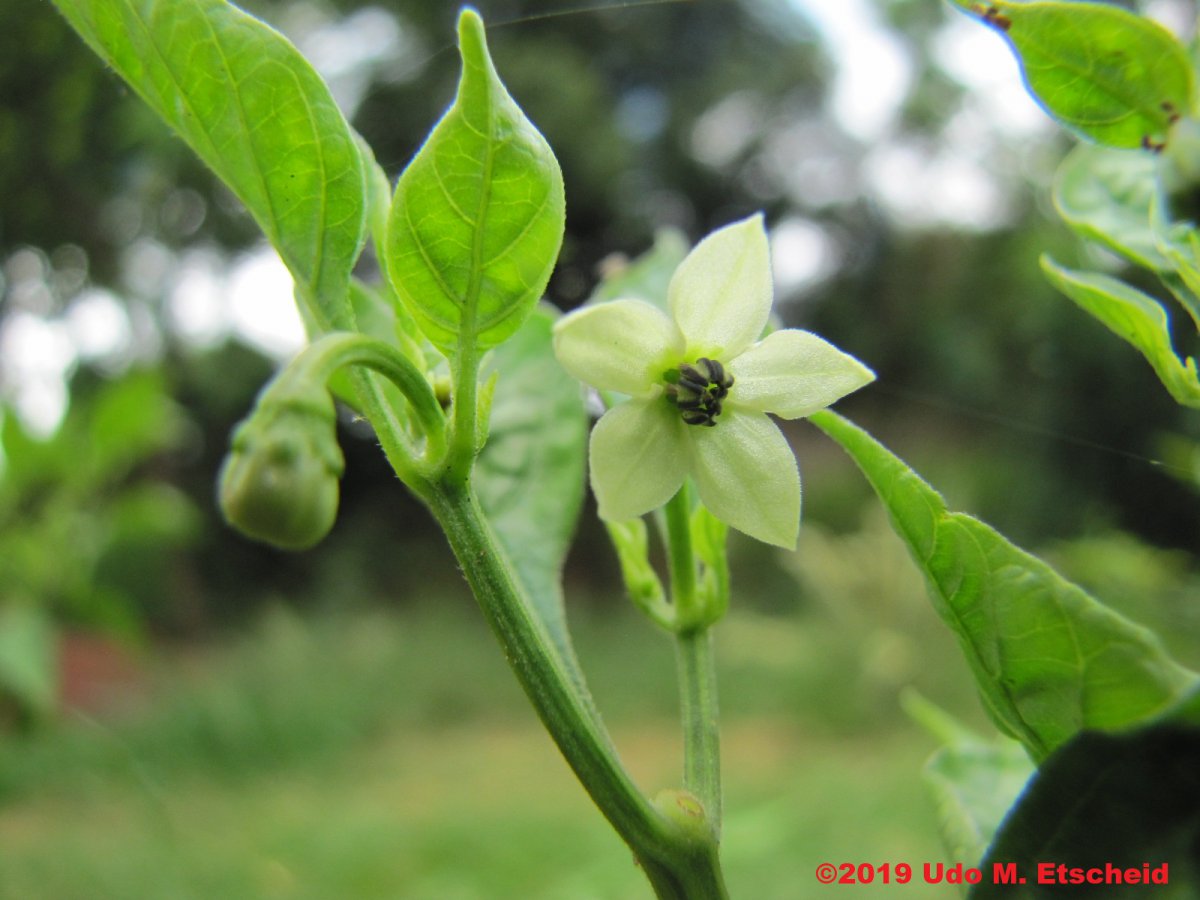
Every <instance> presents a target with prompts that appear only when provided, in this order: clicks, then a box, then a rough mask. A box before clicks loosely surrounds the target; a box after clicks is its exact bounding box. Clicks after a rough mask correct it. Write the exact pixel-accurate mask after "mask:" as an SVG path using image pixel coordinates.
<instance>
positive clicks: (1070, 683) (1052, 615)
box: [811, 411, 1196, 760]
mask: <svg viewBox="0 0 1200 900" xmlns="http://www.w3.org/2000/svg"><path fill="white" fill-rule="evenodd" d="M811 421H812V422H813V424H814V425H816V426H817V427H818V428H820V429H821V430H822V431H824V432H825V433H826V434H827V435H829V436H830V437H831V438H833V439H834V440H835V441H837V442H838V443H839V444H841V446H842V448H843V449H844V450H845V451H846V452H847V453H848V454H850V456H851V457H852V458H853V459H854V461H855V463H857V464H858V467H859V468H860V469H862V471H863V473H864V474H865V475H866V476H867V480H868V481H869V482H870V483H871V486H872V487H873V488H874V489H875V492H876V493H877V494H878V495H879V498H880V499H881V500H882V501H883V504H884V506H885V507H886V508H887V511H888V515H889V517H890V518H891V523H892V528H893V529H894V530H895V531H896V533H897V534H898V535H900V537H901V538H903V539H904V541H905V543H906V544H907V545H908V549H909V553H910V554H911V555H912V557H913V559H914V560H915V561H916V563H917V565H918V566H919V567H920V569H921V571H922V572H923V573H924V575H925V579H926V583H927V585H928V587H929V593H930V597H931V599H932V600H933V605H934V608H935V609H936V611H937V613H938V615H939V616H941V618H942V619H943V621H945V623H946V624H947V625H949V626H950V628H951V629H952V630H953V631H954V633H955V635H956V636H957V637H958V640H959V644H960V646H961V648H962V650H963V653H964V654H965V656H966V659H967V662H968V664H969V665H970V667H971V670H972V673H973V674H974V676H975V681H976V684H977V686H978V688H979V691H980V693H981V695H982V697H983V700H984V705H985V707H986V708H987V710H988V712H989V713H990V714H991V716H992V718H993V720H994V721H995V722H996V724H997V725H998V726H999V728H1000V729H1001V730H1002V731H1003V732H1004V733H1005V734H1008V735H1010V736H1012V737H1015V738H1016V739H1017V740H1019V741H1020V742H1021V743H1022V744H1024V745H1025V747H1026V749H1028V751H1029V753H1030V754H1031V755H1032V756H1033V757H1034V759H1036V760H1042V759H1045V758H1046V756H1048V755H1049V753H1050V752H1051V751H1052V750H1054V748H1056V747H1058V746H1060V745H1061V744H1063V743H1064V742H1065V741H1067V740H1068V739H1069V738H1070V737H1071V736H1072V735H1074V734H1075V733H1076V732H1078V731H1080V730H1082V729H1109V730H1111V729H1117V728H1122V727H1125V726H1128V725H1130V724H1132V723H1135V722H1138V721H1141V720H1144V719H1147V718H1149V717H1150V716H1153V715H1155V714H1157V713H1159V712H1161V711H1162V710H1163V709H1165V708H1166V707H1167V706H1169V705H1170V704H1171V703H1173V702H1174V701H1176V700H1177V699H1178V698H1179V696H1180V695H1181V694H1182V693H1183V692H1184V691H1185V690H1186V689H1187V688H1189V687H1190V686H1191V685H1193V684H1194V683H1195V680H1196V676H1195V675H1194V674H1193V673H1191V672H1189V671H1188V670H1186V669H1184V668H1183V667H1181V666H1179V665H1178V664H1176V663H1175V662H1174V661H1173V660H1172V659H1171V658H1170V657H1169V656H1167V654H1166V652H1165V651H1164V650H1163V648H1162V646H1161V644H1160V643H1159V641H1158V638H1157V637H1156V636H1155V635H1154V634H1153V633H1152V632H1150V631H1148V630H1147V629H1145V628H1142V627H1140V626H1138V625H1134V624H1133V623H1131V622H1129V621H1128V620H1126V619H1124V618H1122V617H1121V616H1119V615H1117V614H1116V613H1114V612H1112V611H1111V610H1109V609H1107V608H1106V607H1104V606H1103V605H1101V604H1100V603H1099V602H1097V601H1096V600H1094V599H1093V598H1092V597H1090V596H1088V594H1086V593H1085V592H1084V591H1083V590H1081V589H1080V588H1079V587H1077V586H1075V585H1073V584H1071V583H1070V582H1068V581H1066V580H1065V579H1063V578H1062V577H1061V576H1060V575H1058V573H1056V572H1055V571H1054V570H1053V569H1051V568H1050V567H1049V566H1048V565H1046V563H1044V562H1042V561H1041V560H1040V559H1038V558H1037V557H1035V556H1032V555H1030V554H1029V553H1026V552H1025V551H1023V550H1021V549H1020V548H1019V547H1015V546H1013V545H1012V544H1010V543H1009V542H1008V541H1006V540H1005V539H1004V538H1003V537H1002V536H1001V535H1000V534H998V533H997V532H996V531H994V530H993V529H992V528H989V527H988V526H987V525H985V524H983V523H982V522H980V521H979V520H977V519H974V518H972V517H971V516H968V515H964V514H963V513H951V512H948V511H947V510H946V505H945V503H944V502H943V500H942V498H941V496H940V495H938V493H937V492H936V491H934V490H933V488H931V487H930V486H929V485H928V484H926V483H925V482H924V481H922V480H921V478H920V476H918V475H917V474H916V473H915V472H913V471H912V470H911V469H910V468H908V466H906V465H905V464H904V463H903V462H902V461H901V460H899V459H897V458H896V457H895V456H893V455H892V454H891V453H890V452H888V450H887V449H886V448H885V447H883V445H881V444H880V443H878V442H877V441H875V440H874V439H873V438H872V437H871V436H870V435H868V434H867V433H866V432H865V431H863V430H862V429H860V428H858V427H857V426H855V425H853V424H851V423H850V422H848V421H847V420H846V419H843V418H841V417H840V416H837V415H835V414H834V413H831V412H829V411H824V412H820V413H817V414H815V415H813V416H812V417H811Z"/></svg>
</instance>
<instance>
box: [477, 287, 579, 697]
mask: <svg viewBox="0 0 1200 900" xmlns="http://www.w3.org/2000/svg"><path fill="white" fill-rule="evenodd" d="M553 323H554V317H553V316H552V315H551V314H550V313H549V312H547V311H545V310H538V311H536V312H535V313H534V314H533V315H532V316H530V317H529V319H528V320H527V321H526V323H525V325H524V326H522V328H521V329H520V330H519V331H518V332H517V333H516V334H515V335H514V336H513V339H512V340H510V341H508V342H507V343H505V344H504V345H503V346H501V347H500V348H498V349H497V350H496V352H495V355H494V357H493V360H492V368H493V369H494V371H496V372H498V373H499V376H500V377H499V380H498V382H497V383H496V390H495V394H494V395H493V398H492V416H491V427H490V430H489V436H488V441H487V444H485V445H484V448H483V452H482V453H481V454H480V456H479V460H478V461H477V462H476V464H475V473H474V476H473V480H474V485H475V490H476V492H477V493H478V495H479V502H480V504H481V505H482V506H483V509H484V512H485V513H486V514H487V517H488V520H489V521H490V522H491V524H492V528H493V529H494V530H495V532H496V537H497V539H498V540H499V541H500V544H501V545H502V546H503V548H504V550H505V552H506V553H507V555H508V558H509V561H510V562H511V563H512V564H513V568H514V569H515V571H516V575H517V579H518V580H519V581H520V583H521V585H522V586H523V587H524V588H525V593H526V595H527V596H528V598H529V600H530V602H531V603H532V605H533V610H534V613H535V615H536V617H537V618H538V619H539V620H540V621H541V622H542V623H543V624H544V625H545V627H546V630H547V632H548V633H549V635H550V636H551V638H552V639H553V640H554V643H555V645H556V646H557V648H558V651H559V653H560V655H561V657H562V660H563V662H564V664H565V665H566V666H567V669H568V671H569V672H570V673H571V675H572V677H574V678H575V680H576V682H577V685H578V686H580V687H582V684H583V681H582V676H581V675H580V674H579V667H578V663H576V662H575V655H574V651H573V650H572V649H571V642H570V636H569V634H568V632H567V624H566V617H565V614H564V611H563V594H562V585H561V577H560V576H561V574H562V565H563V560H564V558H565V557H566V555H567V548H568V547H569V545H570V541H571V536H572V535H573V534H574V531H575V523H576V521H577V520H578V518H579V512H580V509H581V508H582V505H583V495H584V484H585V478H584V471H585V468H586V461H587V427H588V423H587V416H586V414H585V412H584V407H583V395H582V394H581V392H580V390H579V385H578V384H577V383H576V382H574V381H573V380H572V379H570V378H564V377H563V374H562V370H561V369H560V368H559V366H558V362H557V361H556V360H555V358H554V349H553V345H552V343H551V327H552V325H553Z"/></svg>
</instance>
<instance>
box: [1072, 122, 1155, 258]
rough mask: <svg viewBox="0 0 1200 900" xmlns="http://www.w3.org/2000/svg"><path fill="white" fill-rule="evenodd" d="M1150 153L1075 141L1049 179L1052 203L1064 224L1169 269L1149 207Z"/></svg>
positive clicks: (1152, 179)
mask: <svg viewBox="0 0 1200 900" xmlns="http://www.w3.org/2000/svg"><path fill="white" fill-rule="evenodd" d="M1155 169H1156V166H1155V160H1154V157H1152V156H1150V155H1148V154H1145V153H1137V152H1134V151H1130V150H1113V149H1110V148H1108V147H1097V146H1095V145H1092V144H1080V145H1079V146H1078V147H1076V148H1075V149H1074V150H1072V151H1071V153H1070V154H1069V155H1068V156H1067V158H1066V159H1065V160H1063V163H1062V165H1061V166H1059V169H1058V174H1057V176H1056V178H1055V180H1054V205H1055V206H1056V207H1057V209H1058V212H1059V215H1061V216H1062V217H1063V219H1064V220H1065V221H1066V223H1067V224H1068V225H1070V226H1071V228H1072V229H1073V230H1074V231H1075V232H1076V233H1077V234H1079V235H1080V236H1081V237H1083V238H1086V239H1087V240H1092V241H1098V242H1100V243H1101V244H1104V245H1105V246H1106V247H1108V248H1109V249H1111V250H1113V251H1115V252H1117V253H1119V254H1121V255H1122V256H1124V257H1125V258H1126V259H1129V260H1131V261H1133V262H1135V263H1137V264H1138V265H1139V266H1144V267H1145V268H1147V269H1152V270H1155V271H1169V270H1170V269H1171V263H1170V261H1168V260H1167V258H1166V257H1165V256H1164V255H1163V253H1162V252H1161V251H1160V250H1159V247H1158V238H1157V236H1156V235H1155V232H1154V228H1153V226H1152V220H1151V211H1152V208H1153V206H1154V192H1155V185H1156V184H1157V175H1156V171H1155Z"/></svg>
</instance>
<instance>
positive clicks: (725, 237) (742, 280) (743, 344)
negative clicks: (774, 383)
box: [667, 215, 771, 360]
mask: <svg viewBox="0 0 1200 900" xmlns="http://www.w3.org/2000/svg"><path fill="white" fill-rule="evenodd" d="M667 299H668V302H669V304H670V307H671V315H672V316H673V317H674V319H675V323H676V324H677V325H678V326H679V330H680V331H682V332H683V336H684V338H685V339H686V340H687V344H688V347H687V349H688V351H689V352H692V353H696V354H698V355H707V356H717V357H720V358H721V359H722V360H728V359H732V358H733V357H735V356H737V355H738V354H739V353H741V352H742V351H743V350H745V349H746V348H747V347H749V346H750V344H752V343H753V342H754V341H756V340H758V336H759V335H760V334H762V330H763V327H764V326H765V325H766V324H767V317H768V316H769V315H770V313H771V255H770V251H769V250H768V248H767V233H766V232H765V231H764V230H763V222H762V216H761V215H755V216H751V217H750V218H748V219H743V220H742V221H740V222H735V223H734V224H732V225H727V226H726V227H724V228H722V229H720V230H718V231H714V232H713V233H712V234H710V235H709V236H708V237H706V238H705V239H704V240H702V241H701V242H700V243H699V244H697V245H696V247H695V248H694V249H693V250H692V252H691V253H689V254H688V255H687V258H686V259H685V260H684V261H683V262H682V263H680V265H679V268H678V269H676V270H675V275H674V276H673V277H672V278H671V284H670V286H669V287H668V288H667Z"/></svg>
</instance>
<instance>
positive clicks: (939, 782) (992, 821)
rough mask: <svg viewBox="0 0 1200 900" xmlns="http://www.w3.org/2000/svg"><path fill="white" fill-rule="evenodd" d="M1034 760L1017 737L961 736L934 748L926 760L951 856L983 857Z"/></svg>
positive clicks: (968, 859)
mask: <svg viewBox="0 0 1200 900" xmlns="http://www.w3.org/2000/svg"><path fill="white" fill-rule="evenodd" d="M1033 771H1034V769H1033V763H1031V762H1030V761H1029V756H1028V755H1027V754H1026V753H1025V750H1024V749H1023V748H1022V747H1021V745H1020V744H1018V743H1017V742H1016V741H1010V740H1006V739H1003V738H1001V739H999V740H994V741H985V740H983V739H978V740H975V741H969V742H968V741H964V742H962V743H956V744H950V745H948V746H945V747H943V748H941V749H940V750H938V751H937V752H936V753H935V754H934V755H933V757H932V758H931V759H930V760H929V762H928V763H926V765H925V773H924V774H925V783H926V784H927V785H928V786H929V790H930V793H932V794H933V800H934V804H935V805H936V807H937V815H938V827H939V830H940V831H941V835H942V843H943V844H945V846H946V851H947V853H948V854H949V856H950V858H951V859H957V860H963V861H964V862H970V863H974V862H977V861H979V860H981V859H983V855H984V853H985V852H986V851H987V848H988V845H989V844H991V842H992V839H993V838H994V837H995V836H996V833H997V832H998V831H999V829H1000V824H1001V823H1002V822H1003V821H1004V817H1005V815H1007V814H1008V810H1009V808H1010V807H1011V806H1012V805H1013V803H1014V802H1015V801H1016V799H1017V797H1018V796H1020V794H1021V791H1022V790H1024V788H1025V784H1026V783H1027V782H1028V781H1029V776H1030V775H1032V774H1033Z"/></svg>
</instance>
